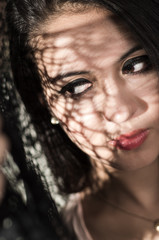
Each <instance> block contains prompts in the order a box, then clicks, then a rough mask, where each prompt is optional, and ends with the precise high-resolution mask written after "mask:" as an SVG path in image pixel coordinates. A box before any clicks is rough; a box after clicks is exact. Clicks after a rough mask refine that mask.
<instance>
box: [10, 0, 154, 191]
mask: <svg viewBox="0 0 159 240" xmlns="http://www.w3.org/2000/svg"><path fill="white" fill-rule="evenodd" d="M66 2H68V3H70V4H71V5H72V6H73V7H74V8H76V7H77V6H79V5H80V4H81V5H82V6H84V7H88V6H90V5H92V6H95V7H101V8H105V9H108V10H110V11H112V12H113V13H114V14H115V15H117V16H119V17H120V18H121V19H122V21H123V22H125V23H126V24H127V26H128V27H129V29H130V31H131V32H132V33H133V34H134V35H135V36H136V38H137V39H138V41H139V42H140V43H141V45H142V46H143V47H144V48H145V50H146V52H147V53H148V55H149V57H150V59H151V62H152V64H153V65H154V66H155V68H156V70H157V71H158V70H159V10H158V9H159V1H158V0H144V1H143V0H131V1H127V0H118V1H116V0H34V1H33V0H10V1H9V2H8V7H7V18H8V25H9V29H10V49H11V60H12V69H13V75H14V80H15V84H16V86H17V89H18V90H19V93H20V95H21V97H22V99H23V101H24V103H25V105H26V108H27V110H28V112H29V113H30V115H31V117H32V121H33V123H34V124H35V127H36V129H37V132H38V135H39V139H40V140H41V142H42V145H43V147H44V150H45V153H46V156H47V158H48V161H49V163H50V166H51V169H52V171H53V173H54V175H55V177H56V179H57V184H58V185H59V188H60V189H61V190H62V191H63V192H65V193H72V192H78V191H80V190H83V189H84V188H85V187H86V186H88V185H91V180H92V172H93V167H92V164H91V162H90V160H89V157H88V156H87V155H86V154H85V153H83V152H82V151H81V150H79V149H78V148H77V147H76V146H75V145H74V144H73V143H72V142H71V141H70V140H69V139H68V137H67V136H66V134H65V133H64V131H63V130H62V128H61V127H60V126H53V125H51V123H50V119H51V115H50V113H49V110H48V109H47V108H46V107H45V106H43V104H41V103H40V101H39V94H41V93H42V87H41V84H40V76H39V73H38V70H37V67H36V64H35V63H34V61H33V60H32V59H31V58H30V57H28V53H29V52H30V51H31V50H32V49H31V47H30V46H29V44H28V42H29V40H30V36H31V34H32V32H34V31H35V30H37V29H38V26H39V24H40V23H43V21H44V20H46V19H47V17H48V16H49V15H54V14H55V13H57V12H58V11H60V9H61V8H62V6H63V4H65V3H66Z"/></svg>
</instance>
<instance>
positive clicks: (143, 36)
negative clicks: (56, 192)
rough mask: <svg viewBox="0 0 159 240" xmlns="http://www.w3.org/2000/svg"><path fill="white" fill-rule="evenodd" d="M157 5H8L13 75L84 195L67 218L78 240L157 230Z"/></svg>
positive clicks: (61, 166) (56, 162)
mask: <svg viewBox="0 0 159 240" xmlns="http://www.w3.org/2000/svg"><path fill="white" fill-rule="evenodd" d="M158 5H159V3H158V1H149V0H148V1H145V2H143V1H141V0H138V1H136V0H132V1H131V2H128V1H125V0H120V1H113V0H105V1H103V0H101V1H95V0H92V1H84V0H83V1H82V0H81V1H73V0H72V1H71V0H70V1H53V0H52V1H51V0H50V1H44V0H43V1H42V0H41V1H38V0H37V1H34V2H33V1H30V0H25V1H18V0H15V1H13V0H12V1H10V2H9V4H8V8H7V14H8V23H9V26H10V31H11V57H12V67H13V73H14V79H15V82H16V85H17V88H18V90H19V92H20V94H21V96H22V99H23V101H24V103H25V105H26V107H27V110H28V111H29V113H30V114H31V116H32V119H33V122H34V124H35V127H36V129H37V132H38V135H39V139H40V140H41V142H42V144H43V147H44V150H45V153H46V155H47V158H48V161H49V163H50V166H51V169H52V171H53V173H54V175H55V177H56V180H57V184H58V185H59V189H60V190H61V191H62V192H64V193H77V194H76V195H73V199H72V200H70V203H69V205H70V206H68V207H66V209H65V210H64V219H65V221H66V222H67V224H68V226H69V228H70V229H71V230H72V231H74V232H75V233H76V235H77V237H78V238H79V239H89V240H90V239H91V240H92V239H94V240H96V239H98V240H103V239H111V240H114V239H118V240H119V239H122V240H127V239H130V240H131V239H158V238H159V234H158V232H157V230H158V219H159V214H158V212H159V204H158V203H159V197H158V196H159V190H158V189H159V188H158V181H159V179H158V178H159V171H158V155H159V127H158V126H159V88H158V68H159V67H158V60H159V59H158V58H159V52H158V51H159V49H158V40H159V32H158V22H159V21H158V20H159V14H158V10H157V9H158ZM58 123H59V124H58ZM69 139H71V141H70V140H69Z"/></svg>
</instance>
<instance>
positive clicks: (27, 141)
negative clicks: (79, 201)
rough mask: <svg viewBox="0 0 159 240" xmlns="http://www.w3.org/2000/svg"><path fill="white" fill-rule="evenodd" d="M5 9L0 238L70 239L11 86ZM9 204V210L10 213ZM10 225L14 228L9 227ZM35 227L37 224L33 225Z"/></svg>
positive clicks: (1, 13)
mask: <svg viewBox="0 0 159 240" xmlns="http://www.w3.org/2000/svg"><path fill="white" fill-rule="evenodd" d="M5 6H6V1H5V0H2V1H1V2H0V30H1V35H0V115H1V117H2V119H3V128H4V132H5V133H6V135H7V136H8V138H9V141H10V145H11V148H10V153H11V154H9V155H8V157H7V160H6V161H5V163H4V166H3V172H4V174H5V176H6V178H7V181H8V184H7V189H6V196H5V198H4V200H3V204H2V206H1V209H3V214H1V225H0V226H1V228H0V236H1V237H3V239H6V240H7V239H19V240H20V239H27V240H29V239H33V240H35V239H38V240H40V239H71V237H70V236H69V234H68V232H67V230H66V229H65V227H64V225H63V223H62V222H61V219H60V217H59V214H58V211H57V206H56V205H58V208H59V209H60V208H61V206H63V204H64V203H65V199H64V198H63V197H61V195H60V194H59V193H58V188H57V186H56V184H55V182H54V178H53V175H52V173H51V171H50V169H49V166H48V164H47V161H46V158H45V155H44V153H43V151H42V147H41V145H40V143H39V141H38V139H37V135H36V131H35V129H34V126H33V124H32V122H31V119H30V117H29V115H28V114H27V112H26V110H25V107H24V105H23V103H22V101H21V99H20V97H19V95H18V93H17V91H16V88H15V85H14V83H13V81H12V74H11V66H10V59H9V42H8V35H7V27H6V22H5ZM55 202H56V204H55ZM13 205H14V206H15V208H14V209H15V210H14V211H12V208H13ZM17 209H18V211H17ZM10 216H12V220H10ZM12 221H13V222H14V224H15V225H14V224H11V222H12ZM7 222H8V224H9V225H7ZM35 222H36V223H37V224H34V223H35ZM13 225H14V226H15V227H13ZM8 226H10V227H8ZM46 226H49V227H46ZM34 230H35V231H34ZM44 236H45V237H44Z"/></svg>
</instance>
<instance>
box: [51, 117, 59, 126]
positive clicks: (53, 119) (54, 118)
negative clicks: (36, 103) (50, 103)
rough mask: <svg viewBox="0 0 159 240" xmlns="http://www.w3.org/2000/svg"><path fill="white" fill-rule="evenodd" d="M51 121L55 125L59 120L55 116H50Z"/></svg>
mask: <svg viewBox="0 0 159 240" xmlns="http://www.w3.org/2000/svg"><path fill="white" fill-rule="evenodd" d="M51 123H52V124H53V125H57V124H59V120H58V119H57V118H56V117H52V118H51Z"/></svg>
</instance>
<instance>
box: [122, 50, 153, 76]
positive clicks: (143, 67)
mask: <svg viewBox="0 0 159 240" xmlns="http://www.w3.org/2000/svg"><path fill="white" fill-rule="evenodd" d="M151 69H152V64H151V62H150V59H149V57H148V56H147V55H143V56H139V57H135V58H132V59H129V60H128V61H126V62H125V63H124V65H123V68H122V73H123V74H131V75H134V74H139V73H144V72H147V71H149V70H151Z"/></svg>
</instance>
